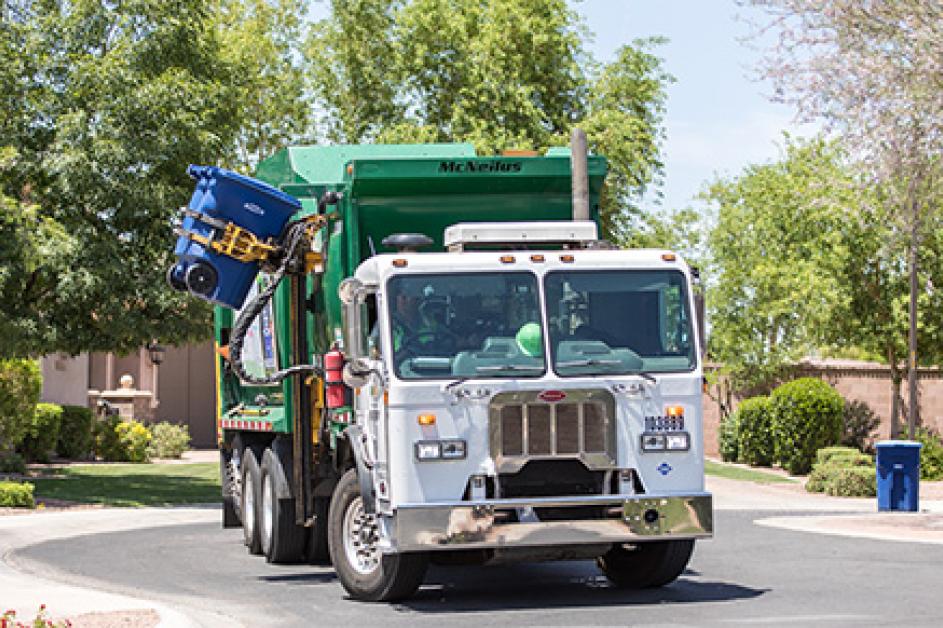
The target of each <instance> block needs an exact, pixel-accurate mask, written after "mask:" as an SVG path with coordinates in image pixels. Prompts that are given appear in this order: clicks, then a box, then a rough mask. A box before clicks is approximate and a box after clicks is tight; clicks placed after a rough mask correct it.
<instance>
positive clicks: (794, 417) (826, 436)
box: [770, 377, 845, 474]
mask: <svg viewBox="0 0 943 628" xmlns="http://www.w3.org/2000/svg"><path fill="white" fill-rule="evenodd" d="M770 405H771V410H772V424H773V434H774V437H775V442H776V449H775V451H776V459H777V460H778V461H779V462H780V464H782V466H783V468H785V469H786V470H787V471H789V472H790V473H793V474H802V473H808V472H809V470H810V469H811V468H812V461H813V460H814V459H815V452H816V451H818V450H819V449H821V448H823V447H827V446H829V445H834V444H836V443H838V440H839V438H841V430H842V410H843V409H844V405H845V403H844V401H843V400H842V398H841V395H839V394H838V393H837V392H835V389H834V388H832V387H831V386H829V385H828V384H826V383H825V382H824V381H822V380H820V379H816V378H814V377H803V378H800V379H797V380H793V381H791V382H787V383H785V384H783V385H782V386H779V387H778V388H776V390H774V391H773V394H772V395H770Z"/></svg>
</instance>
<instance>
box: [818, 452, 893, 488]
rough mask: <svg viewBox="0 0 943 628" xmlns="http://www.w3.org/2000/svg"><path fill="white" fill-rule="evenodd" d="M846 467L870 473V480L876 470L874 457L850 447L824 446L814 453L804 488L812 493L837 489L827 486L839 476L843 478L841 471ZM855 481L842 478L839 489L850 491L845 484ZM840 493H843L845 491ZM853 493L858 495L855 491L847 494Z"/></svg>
mask: <svg viewBox="0 0 943 628" xmlns="http://www.w3.org/2000/svg"><path fill="white" fill-rule="evenodd" d="M847 469H854V470H855V473H859V474H860V473H861V472H866V473H865V475H870V476H871V479H872V481H874V478H875V474H876V471H875V469H874V459H873V458H872V457H871V456H869V455H868V454H863V453H861V452H860V451H858V450H857V449H853V448H851V447H825V448H824V449H820V450H819V451H818V453H817V454H816V463H815V466H814V467H812V472H811V473H810V474H809V479H808V481H806V484H805V488H806V490H807V491H810V492H813V493H822V492H828V491H830V490H831V491H834V490H839V489H834V488H831V489H830V488H829V487H832V486H833V485H834V484H835V482H836V481H838V479H839V478H840V477H841V478H845V475H846V474H844V473H843V471H845V470H847ZM855 481H856V480H853V479H852V480H849V479H842V480H841V482H843V483H844V484H842V488H841V489H840V490H842V491H851V489H850V488H847V487H846V485H847V484H849V483H853V482H855ZM836 494H839V493H835V492H830V493H829V495H836ZM840 494H842V495H844V494H846V493H840ZM853 494H854V495H858V494H857V493H851V492H849V493H847V495H849V496H850V495H853ZM872 494H873V493H872ZM864 496H866V495H864Z"/></svg>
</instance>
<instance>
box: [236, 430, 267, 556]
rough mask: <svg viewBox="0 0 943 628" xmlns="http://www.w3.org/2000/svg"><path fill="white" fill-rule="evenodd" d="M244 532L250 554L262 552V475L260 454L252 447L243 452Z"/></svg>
mask: <svg viewBox="0 0 943 628" xmlns="http://www.w3.org/2000/svg"><path fill="white" fill-rule="evenodd" d="M240 466H241V467H242V533H243V537H244V539H245V543H246V547H247V548H249V553H250V554H261V553H262V540H261V538H260V536H259V521H260V518H259V509H260V508H261V504H262V486H261V482H262V477H261V475H262V474H261V472H260V470H259V458H258V454H257V453H256V451H255V450H254V449H253V448H252V447H246V448H245V449H244V450H243V452H242V462H241V464H240Z"/></svg>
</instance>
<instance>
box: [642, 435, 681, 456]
mask: <svg viewBox="0 0 943 628" xmlns="http://www.w3.org/2000/svg"><path fill="white" fill-rule="evenodd" d="M690 448H691V435H690V434H688V433H687V432H645V433H644V434H642V451H688V450H689V449H690Z"/></svg>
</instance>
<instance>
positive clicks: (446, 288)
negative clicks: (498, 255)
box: [387, 272, 546, 379]
mask: <svg viewBox="0 0 943 628" xmlns="http://www.w3.org/2000/svg"><path fill="white" fill-rule="evenodd" d="M387 295H388V298H389V316H390V326H389V328H390V346H391V347H392V348H393V367H394V369H395V371H396V375H397V376H398V377H400V378H401V379H432V378H436V379H445V378H472V377H475V378H481V377H513V378H519V377H540V376H541V375H543V373H544V371H545V369H546V367H545V363H544V358H543V330H542V325H541V322H540V305H539V299H538V292H537V278H536V277H535V276H534V275H533V274H532V273H526V272H506V273H459V274H448V275H445V274H442V275H400V276H398V277H393V278H392V279H390V280H389V282H388V284H387Z"/></svg>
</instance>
